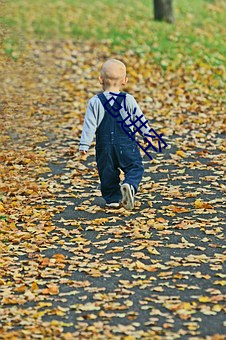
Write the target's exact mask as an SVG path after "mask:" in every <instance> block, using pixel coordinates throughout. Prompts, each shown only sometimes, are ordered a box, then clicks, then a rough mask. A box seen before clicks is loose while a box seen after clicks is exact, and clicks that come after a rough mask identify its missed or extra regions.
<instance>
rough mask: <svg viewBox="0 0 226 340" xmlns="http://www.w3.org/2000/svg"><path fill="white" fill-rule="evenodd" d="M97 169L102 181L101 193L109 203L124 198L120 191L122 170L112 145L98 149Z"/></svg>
mask: <svg viewBox="0 0 226 340" xmlns="http://www.w3.org/2000/svg"><path fill="white" fill-rule="evenodd" d="M96 160H97V169H98V173H99V177H100V182H101V193H102V196H103V198H104V199H105V201H106V202H107V203H113V202H119V201H120V200H121V198H122V194H121V191H120V185H119V183H120V177H119V175H120V170H119V168H118V166H119V165H118V161H117V157H115V154H114V150H113V147H112V146H111V145H109V146H105V147H103V148H98V149H97V150H96Z"/></svg>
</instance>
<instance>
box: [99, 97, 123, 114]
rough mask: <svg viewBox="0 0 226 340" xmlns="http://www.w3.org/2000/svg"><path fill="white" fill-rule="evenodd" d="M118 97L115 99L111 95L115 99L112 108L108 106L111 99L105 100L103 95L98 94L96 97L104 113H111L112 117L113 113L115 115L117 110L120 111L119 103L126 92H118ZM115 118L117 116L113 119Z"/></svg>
mask: <svg viewBox="0 0 226 340" xmlns="http://www.w3.org/2000/svg"><path fill="white" fill-rule="evenodd" d="M119 95H120V96H118V97H117V98H115V96H113V95H112V97H113V98H115V100H114V104H113V105H112V106H111V105H110V104H109V101H110V99H111V98H109V99H107V98H106V97H105V95H104V94H103V93H99V94H98V95H97V96H98V98H99V99H100V101H101V103H102V105H103V107H104V108H105V111H108V112H109V111H110V112H112V116H114V114H113V113H114V112H115V113H116V112H118V111H119V108H120V109H121V103H122V101H123V99H124V97H125V95H126V92H120V93H119ZM116 116H117V115H115V117H116Z"/></svg>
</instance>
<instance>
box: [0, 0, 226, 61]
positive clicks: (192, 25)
mask: <svg viewBox="0 0 226 340" xmlns="http://www.w3.org/2000/svg"><path fill="white" fill-rule="evenodd" d="M1 6H2V7H3V5H1ZM4 7H5V8H4V11H1V12H2V13H3V14H2V15H1V16H0V24H2V25H4V26H7V27H8V28H9V29H10V31H11V34H10V35H9V36H8V38H5V39H4V49H5V51H6V52H7V53H8V54H11V55H15V54H16V52H15V49H16V47H15V46H17V45H18V44H17V40H18V37H21V35H23V37H24V38H27V37H28V38H35V39H53V38H54V39H56V38H60V39H67V38H72V39H80V40H84V41H86V40H96V41H99V42H100V43H101V42H102V41H103V40H106V39H107V40H108V41H110V42H111V44H112V49H113V51H117V52H120V51H125V50H128V49H132V50H133V51H136V52H137V53H140V54H142V53H145V52H149V51H151V52H152V53H153V55H154V58H155V59H156V61H159V62H160V63H162V66H163V67H164V63H165V64H167V63H168V61H171V60H177V61H179V62H183V61H186V60H187V59H189V60H190V59H191V58H192V59H197V58H198V59H200V58H203V59H204V61H205V62H207V63H210V64H212V65H216V66H218V65H221V64H223V62H224V55H225V54H226V48H225V43H224V36H225V29H224V27H225V22H226V14H225V13H226V11H225V9H226V4H225V1H224V0H217V1H214V0H212V1H211V0H180V1H176V0H175V1H174V11H175V17H176V22H175V24H174V25H170V24H167V23H159V22H155V21H154V20H153V9H152V0H142V1H137V0H130V1H129V0H123V1H113V0H102V1H99V0H93V1H92V2H91V1H89V0H84V1H82V2H81V1H78V0H64V1H61V0H48V1H46V0H39V1H38V2H37V1H35V0H17V1H15V0H8V1H7V6H4ZM15 32H17V33H15Z"/></svg>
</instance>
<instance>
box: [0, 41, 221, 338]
mask: <svg viewBox="0 0 226 340" xmlns="http://www.w3.org/2000/svg"><path fill="white" fill-rule="evenodd" d="M29 50H30V55H29V56H26V57H25V58H24V59H23V58H21V59H20V60H18V61H13V60H11V59H9V58H8V59H7V60H6V57H3V56H2V57H1V58H2V61H3V62H2V64H1V74H3V73H4V79H0V80H1V84H2V93H3V96H2V101H1V111H2V113H3V114H2V115H1V118H0V120H1V122H0V123H1V136H0V139H1V150H0V151H1V153H0V160H1V165H0V167H1V182H0V191H1V196H0V224H1V230H0V251H1V257H0V264H1V266H0V268H1V269H0V295H1V309H0V320H1V321H0V337H1V338H3V339H9V338H12V339H13V338H27V339H29V338H34V337H37V338H40V337H41V338H62V339H75V338H78V339H79V338H81V339H124V340H131V339H161V338H164V339H177V338H178V339H179V338H180V337H184V336H188V337H189V338H191V339H192V338H194V339H207V340H208V339H215V340H221V339H223V337H224V333H223V332H224V331H223V326H224V324H223V318H224V312H225V303H224V299H225V294H224V292H225V288H224V286H225V282H226V281H225V274H224V269H223V266H224V261H225V244H224V229H223V228H224V200H223V193H224V192H225V184H224V171H225V163H224V161H225V155H224V152H225V141H224V133H225V125H224V112H223V99H222V98H223V94H224V90H223V87H222V83H221V80H220V79H221V78H220V76H221V75H223V70H222V67H217V66H216V67H215V68H214V67H212V69H211V68H210V66H209V65H207V64H205V63H204V62H202V63H201V64H200V65H198V64H197V65H193V64H190V66H189V67H185V66H184V65H180V66H178V64H177V65H174V64H173V63H172V65H170V66H169V67H168V69H167V70H165V71H163V70H162V69H161V68H160V67H159V66H158V65H156V64H155V63H154V61H152V56H151V54H149V53H147V54H146V55H143V56H142V58H140V56H139V55H137V54H136V53H135V52H133V51H127V52H125V53H124V54H123V55H118V56H117V57H118V58H119V59H122V60H124V61H125V63H128V65H133V68H131V66H129V67H128V75H129V76H130V73H131V81H130V83H128V87H127V89H126V90H127V91H128V92H131V93H134V92H135V97H136V99H137V100H138V102H139V103H140V106H141V108H142V109H143V111H144V113H145V115H146V116H147V117H148V118H149V119H150V122H151V123H152V124H153V126H154V127H155V128H156V129H157V130H159V131H160V132H162V133H163V135H164V138H165V139H166V141H167V143H168V144H169V148H168V149H166V150H165V152H164V153H163V154H154V155H153V158H154V159H153V161H152V162H151V161H150V160H149V159H147V158H145V156H144V164H145V169H146V172H145V176H144V179H143V181H142V184H141V186H140V191H139V193H138V195H137V199H136V205H135V209H134V211H132V212H130V211H125V210H124V209H123V208H121V209H119V210H117V211H114V210H111V209H105V208H104V204H103V201H102V198H101V196H100V192H99V182H98V175H97V169H96V165H95V158H94V147H92V148H91V151H90V153H89V156H88V157H87V158H86V157H81V156H80V155H79V153H78V142H79V138H80V134H81V130H82V122H83V118H84V112H85V108H86V103H87V100H88V99H89V98H90V96H92V95H93V94H94V93H95V92H96V91H99V90H100V88H99V86H98V82H97V77H98V68H99V67H100V65H101V64H102V62H103V61H104V60H105V59H106V58H108V57H110V56H111V50H110V47H109V46H108V44H107V43H106V44H105V45H104V46H98V45H95V44H94V43H90V44H88V43H87V44H86V45H83V44H82V43H79V42H77V43H75V42H73V41H70V40H68V41H65V42H60V43H59V42H57V41H56V42H54V41H53V42H48V43H47V44H44V43H41V42H37V41H31V42H30V46H29ZM2 71H4V72H2ZM134 72H135V73H134ZM216 73H217V74H218V77H215V75H216ZM134 74H139V84H137V79H136V77H134ZM0 77H2V76H0ZM194 77H195V79H194ZM207 89H208V91H207ZM21 98H23V100H21ZM209 316H211V320H212V321H211V327H210V326H208V323H209V321H208V320H209V319H208V318H209Z"/></svg>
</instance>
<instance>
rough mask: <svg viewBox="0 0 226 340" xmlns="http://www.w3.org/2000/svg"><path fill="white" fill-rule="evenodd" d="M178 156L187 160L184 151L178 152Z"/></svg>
mask: <svg viewBox="0 0 226 340" xmlns="http://www.w3.org/2000/svg"><path fill="white" fill-rule="evenodd" d="M176 154H177V155H178V156H180V157H182V158H186V157H187V155H186V154H185V153H184V151H182V150H177V152H176Z"/></svg>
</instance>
